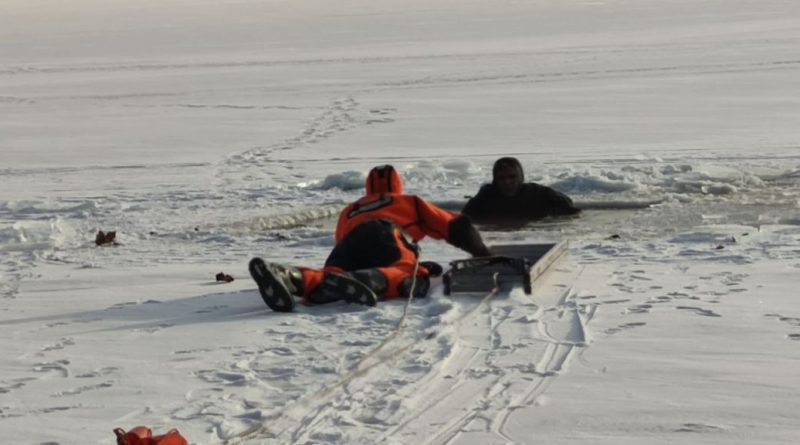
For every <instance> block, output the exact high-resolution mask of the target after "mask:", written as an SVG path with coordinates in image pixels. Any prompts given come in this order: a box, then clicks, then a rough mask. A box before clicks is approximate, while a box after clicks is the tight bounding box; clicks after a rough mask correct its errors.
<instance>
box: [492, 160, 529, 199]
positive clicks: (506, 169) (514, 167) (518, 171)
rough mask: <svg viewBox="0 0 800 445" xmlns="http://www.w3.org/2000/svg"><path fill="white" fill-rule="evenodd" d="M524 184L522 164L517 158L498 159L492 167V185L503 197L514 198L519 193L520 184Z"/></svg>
mask: <svg viewBox="0 0 800 445" xmlns="http://www.w3.org/2000/svg"><path fill="white" fill-rule="evenodd" d="M523 182H525V174H524V173H523V172H522V164H520V163H519V160H517V158H510V157H509V158H500V159H498V160H497V161H495V163H494V167H492V184H494V186H495V187H497V190H498V191H499V192H500V193H502V194H503V195H505V196H514V195H516V194H517V192H519V189H520V187H522V183H523Z"/></svg>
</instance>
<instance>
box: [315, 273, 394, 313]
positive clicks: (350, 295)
mask: <svg viewBox="0 0 800 445" xmlns="http://www.w3.org/2000/svg"><path fill="white" fill-rule="evenodd" d="M308 299H309V301H311V302H312V303H314V304H325V303H332V302H334V301H339V300H344V301H347V302H348V303H358V304H363V305H366V306H375V305H376V304H377V302H378V298H377V297H376V296H375V292H373V291H372V289H370V288H369V287H367V286H366V285H365V284H364V283H362V282H360V281H358V280H356V279H355V278H353V277H352V276H350V275H349V274H339V273H335V272H325V276H324V277H323V278H322V283H321V284H320V285H319V287H318V288H317V289H315V290H314V291H313V292H311V295H309V296H308Z"/></svg>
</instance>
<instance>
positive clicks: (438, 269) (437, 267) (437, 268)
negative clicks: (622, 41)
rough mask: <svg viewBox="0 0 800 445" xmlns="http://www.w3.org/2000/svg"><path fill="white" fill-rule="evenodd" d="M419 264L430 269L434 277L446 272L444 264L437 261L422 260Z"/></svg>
mask: <svg viewBox="0 0 800 445" xmlns="http://www.w3.org/2000/svg"><path fill="white" fill-rule="evenodd" d="M419 265H420V266H422V267H424V268H426V269H428V273H429V274H430V276H431V277H434V278H435V277H440V276H442V272H444V268H443V267H442V265H441V264H439V263H437V262H436V261H420V262H419Z"/></svg>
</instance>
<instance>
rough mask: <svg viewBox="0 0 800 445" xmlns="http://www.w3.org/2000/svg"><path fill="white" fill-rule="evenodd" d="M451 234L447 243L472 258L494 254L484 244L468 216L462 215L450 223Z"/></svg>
mask: <svg viewBox="0 0 800 445" xmlns="http://www.w3.org/2000/svg"><path fill="white" fill-rule="evenodd" d="M449 232H450V233H449V236H448V237H447V242H448V243H450V244H452V245H454V246H456V247H458V248H459V249H461V250H464V251H466V252H468V253H470V254H471V255H472V256H490V255H491V254H492V253H491V252H489V248H488V247H486V244H484V243H483V239H482V238H481V234H480V233H479V232H478V229H476V228H475V226H473V225H472V222H470V220H469V218H467V217H466V216H464V215H461V216H458V217H456V218H455V219H453V220H452V221H450V225H449Z"/></svg>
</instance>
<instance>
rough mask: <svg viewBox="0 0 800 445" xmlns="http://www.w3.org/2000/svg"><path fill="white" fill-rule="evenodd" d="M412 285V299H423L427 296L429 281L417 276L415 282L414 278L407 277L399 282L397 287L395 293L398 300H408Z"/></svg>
mask: <svg viewBox="0 0 800 445" xmlns="http://www.w3.org/2000/svg"><path fill="white" fill-rule="evenodd" d="M412 284H413V285H414V298H425V297H427V296H428V290H429V289H430V288H431V279H430V278H429V277H423V276H421V275H417V279H416V282H415V281H414V277H407V278H405V279H403V281H401V282H400V284H399V285H398V286H397V293H398V294H400V298H408V297H409V295H410V294H411V285H412Z"/></svg>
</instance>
